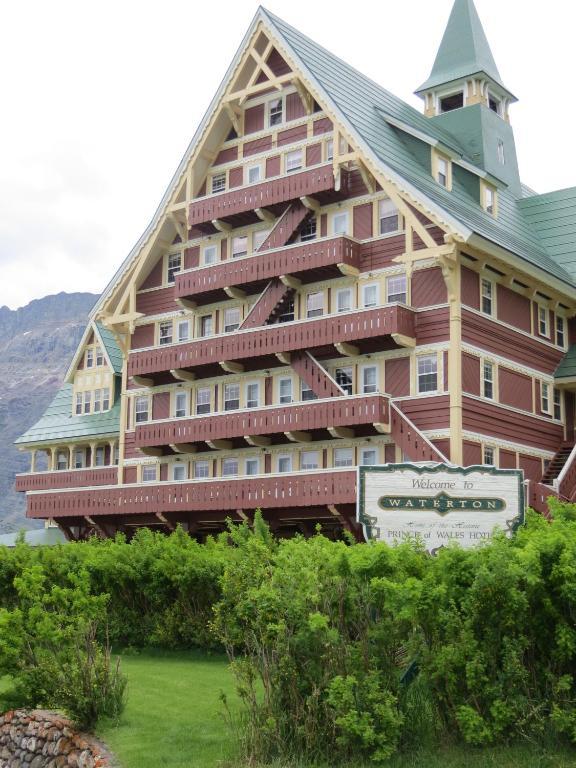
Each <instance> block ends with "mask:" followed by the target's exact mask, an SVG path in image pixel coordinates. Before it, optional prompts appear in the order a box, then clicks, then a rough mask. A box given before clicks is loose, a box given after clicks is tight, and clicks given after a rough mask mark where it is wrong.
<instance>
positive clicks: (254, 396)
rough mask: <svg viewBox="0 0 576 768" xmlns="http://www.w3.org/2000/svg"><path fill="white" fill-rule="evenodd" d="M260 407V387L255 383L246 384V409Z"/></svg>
mask: <svg viewBox="0 0 576 768" xmlns="http://www.w3.org/2000/svg"><path fill="white" fill-rule="evenodd" d="M259 405H260V385H259V384H258V382H257V381H250V382H248V384H246V408H258V406H259Z"/></svg>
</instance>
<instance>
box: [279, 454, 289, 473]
mask: <svg viewBox="0 0 576 768" xmlns="http://www.w3.org/2000/svg"><path fill="white" fill-rule="evenodd" d="M278 472H292V456H278Z"/></svg>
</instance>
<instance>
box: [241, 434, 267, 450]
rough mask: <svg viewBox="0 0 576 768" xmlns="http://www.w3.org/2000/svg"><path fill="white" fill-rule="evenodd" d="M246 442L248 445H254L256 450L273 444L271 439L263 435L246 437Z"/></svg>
mask: <svg viewBox="0 0 576 768" xmlns="http://www.w3.org/2000/svg"><path fill="white" fill-rule="evenodd" d="M244 440H246V442H247V443H248V445H252V446H254V447H255V448H265V447H266V446H267V445H270V443H271V442H272V440H271V439H270V438H269V437H264V436H263V435H244Z"/></svg>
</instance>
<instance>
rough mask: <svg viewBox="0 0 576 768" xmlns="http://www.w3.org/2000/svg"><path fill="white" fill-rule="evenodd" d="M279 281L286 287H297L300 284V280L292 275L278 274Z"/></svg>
mask: <svg viewBox="0 0 576 768" xmlns="http://www.w3.org/2000/svg"><path fill="white" fill-rule="evenodd" d="M279 279H280V282H281V283H283V284H284V285H285V286H286V287H287V288H294V289H296V288H299V287H300V286H301V285H302V280H299V279H298V278H297V277H293V276H292V275H280V278H279Z"/></svg>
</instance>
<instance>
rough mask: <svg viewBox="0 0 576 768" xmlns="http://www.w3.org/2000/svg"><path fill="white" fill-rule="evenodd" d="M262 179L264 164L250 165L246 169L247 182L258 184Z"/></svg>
mask: <svg viewBox="0 0 576 768" xmlns="http://www.w3.org/2000/svg"><path fill="white" fill-rule="evenodd" d="M259 181H262V166H261V165H249V166H248V168H247V169H246V184H257V183H258V182H259Z"/></svg>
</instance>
